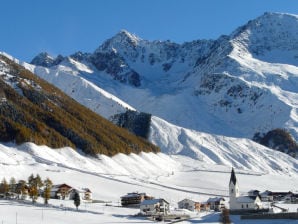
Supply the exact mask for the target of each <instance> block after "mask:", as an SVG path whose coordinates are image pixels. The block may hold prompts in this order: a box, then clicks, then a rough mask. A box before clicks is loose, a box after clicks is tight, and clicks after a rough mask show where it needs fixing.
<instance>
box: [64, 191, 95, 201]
mask: <svg viewBox="0 0 298 224" xmlns="http://www.w3.org/2000/svg"><path fill="white" fill-rule="evenodd" d="M76 193H78V194H79V196H80V198H81V199H82V200H85V201H92V192H91V191H90V189H88V188H82V189H76V188H72V189H71V190H70V191H69V195H68V199H69V200H73V199H74V197H75V194H76Z"/></svg>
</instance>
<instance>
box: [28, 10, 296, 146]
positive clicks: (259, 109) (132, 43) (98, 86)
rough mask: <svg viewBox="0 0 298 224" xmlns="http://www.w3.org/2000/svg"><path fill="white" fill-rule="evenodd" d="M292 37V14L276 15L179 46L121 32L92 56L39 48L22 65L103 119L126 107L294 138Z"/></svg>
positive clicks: (178, 121)
mask: <svg viewBox="0 0 298 224" xmlns="http://www.w3.org/2000/svg"><path fill="white" fill-rule="evenodd" d="M297 34H298V17H297V16H296V15H291V14H282V13H265V14H264V15H262V16H260V17H258V18H256V19H254V20H251V21H249V22H248V23H247V24H245V25H244V26H241V27H239V28H238V29H236V30H235V31H234V32H233V33H232V34H230V35H226V36H224V35H223V36H221V37H219V38H218V39H216V40H195V41H192V42H186V43H183V44H177V43H173V42H170V41H147V40H143V39H141V38H139V37H137V36H136V35H133V34H131V33H129V32H127V31H125V30H122V31H120V32H119V33H118V34H116V35H115V36H114V37H112V38H110V39H108V40H107V41H105V42H104V43H103V44H102V45H100V46H99V47H98V48H97V49H96V50H95V51H94V52H93V53H82V52H77V53H74V54H72V55H70V56H68V57H63V56H61V55H59V56H58V57H56V58H52V57H51V56H49V55H48V54H47V53H41V54H39V55H38V56H36V57H35V58H34V59H33V60H32V62H31V64H34V65H35V66H27V67H29V68H30V69H31V70H32V71H33V72H34V73H36V74H37V75H39V76H40V77H43V78H45V79H46V80H48V81H50V82H52V83H54V84H55V83H56V85H57V86H58V87H59V88H61V89H62V90H63V91H65V92H66V93H67V94H69V95H70V96H71V97H73V98H74V99H76V100H77V101H79V102H80V103H82V104H84V105H86V106H87V107H89V108H90V109H92V110H94V111H95V112H97V113H99V114H101V115H103V116H104V117H106V118H108V119H109V118H111V116H113V115H115V114H118V113H123V112H125V111H126V110H127V108H128V109H130V110H137V111H143V112H146V113H150V114H152V115H153V116H156V117H159V118H161V119H164V120H166V121H167V122H170V123H172V124H174V125H176V126H179V127H182V128H186V129H191V130H194V131H199V132H204V133H209V134H216V135H224V136H229V137H236V138H248V139H253V137H254V136H255V135H256V134H261V135H264V134H266V133H268V132H269V131H272V130H274V129H277V128H281V129H284V130H286V131H287V132H289V133H290V134H291V135H292V136H293V138H294V139H295V140H296V141H297V139H298V128H297V127H298V119H297V117H298V115H297V102H298V101H297V98H298V96H297V90H298V68H297V65H298V49H297V46H298V45H297V42H298V35H297ZM66 79H67V82H66V81H65V80H66ZM87 82H88V84H86V83H87ZM89 85H90V86H92V87H90V89H92V90H90V89H89V87H88V93H87V94H86V92H85V90H82V86H84V88H87V87H86V86H89ZM93 90H94V91H95V92H97V93H96V94H93V93H91V92H92V91H93ZM81 91H83V92H81ZM82 93H84V94H82ZM95 95H96V96H95ZM82 96H83V97H82ZM99 98H100V99H99ZM120 99H121V100H120ZM128 105H129V106H128ZM153 119H154V118H153Z"/></svg>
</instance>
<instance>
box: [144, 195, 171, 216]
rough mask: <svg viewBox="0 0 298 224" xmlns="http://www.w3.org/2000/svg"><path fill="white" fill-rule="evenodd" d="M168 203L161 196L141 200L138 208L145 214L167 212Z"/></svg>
mask: <svg viewBox="0 0 298 224" xmlns="http://www.w3.org/2000/svg"><path fill="white" fill-rule="evenodd" d="M169 205H170V204H169V202H167V201H166V200H164V199H162V198H159V199H152V200H144V201H142V202H141V205H140V210H141V213H142V214H145V215H157V214H168V212H169V207H170V206H169Z"/></svg>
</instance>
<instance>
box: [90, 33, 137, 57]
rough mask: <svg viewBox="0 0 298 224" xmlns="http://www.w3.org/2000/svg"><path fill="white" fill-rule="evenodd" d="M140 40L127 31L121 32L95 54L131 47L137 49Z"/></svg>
mask: <svg viewBox="0 0 298 224" xmlns="http://www.w3.org/2000/svg"><path fill="white" fill-rule="evenodd" d="M140 40H141V39H140V38H139V37H138V36H136V35H134V34H131V33H129V32H128V31H127V30H120V31H119V32H118V33H117V34H116V35H115V36H113V37H112V38H110V39H108V40H107V41H105V42H104V43H103V44H102V45H101V46H100V47H99V48H98V49H97V50H96V51H95V52H97V51H102V50H111V49H113V50H119V49H121V48H130V47H132V48H135V47H136V46H137V45H138V43H139V41H140Z"/></svg>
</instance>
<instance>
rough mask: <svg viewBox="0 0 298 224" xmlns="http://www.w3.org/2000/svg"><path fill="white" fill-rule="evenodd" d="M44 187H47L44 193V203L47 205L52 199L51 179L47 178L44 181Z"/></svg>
mask: <svg viewBox="0 0 298 224" xmlns="http://www.w3.org/2000/svg"><path fill="white" fill-rule="evenodd" d="M44 186H45V188H44V192H43V197H44V203H45V204H46V205H47V204H48V201H49V199H50V197H51V189H52V186H53V183H52V181H51V180H50V179H49V178H47V179H46V180H45V181H44Z"/></svg>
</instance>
